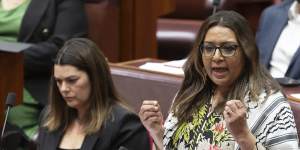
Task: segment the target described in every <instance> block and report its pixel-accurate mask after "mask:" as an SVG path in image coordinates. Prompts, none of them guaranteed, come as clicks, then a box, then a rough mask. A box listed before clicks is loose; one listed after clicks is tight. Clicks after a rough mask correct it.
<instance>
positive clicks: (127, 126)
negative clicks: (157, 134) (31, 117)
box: [37, 105, 150, 150]
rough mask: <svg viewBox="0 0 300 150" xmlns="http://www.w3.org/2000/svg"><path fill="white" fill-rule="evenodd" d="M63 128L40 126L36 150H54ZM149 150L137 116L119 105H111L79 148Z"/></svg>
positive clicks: (94, 149)
mask: <svg viewBox="0 0 300 150" xmlns="http://www.w3.org/2000/svg"><path fill="white" fill-rule="evenodd" d="M62 136H63V130H62V129H60V130H58V131H55V132H51V133H49V132H47V130H46V129H44V128H41V129H40V132H39V136H38V144H37V146H38V148H37V149H38V150H56V149H57V147H58V146H59V144H60V141H61V139H62ZM121 146H122V147H124V148H127V149H128V150H150V138H149V135H148V133H147V130H146V129H145V128H144V126H143V125H142V124H141V122H140V119H139V118H138V116H137V115H136V114H134V113H132V112H129V111H128V110H126V109H124V108H123V107H121V106H119V105H115V106H114V107H113V111H112V115H111V117H110V119H109V120H107V121H106V122H105V125H104V128H102V129H101V130H100V131H99V132H97V133H95V134H92V135H88V136H86V137H85V139H84V141H83V144H82V147H81V150H118V149H119V148H120V147H121Z"/></svg>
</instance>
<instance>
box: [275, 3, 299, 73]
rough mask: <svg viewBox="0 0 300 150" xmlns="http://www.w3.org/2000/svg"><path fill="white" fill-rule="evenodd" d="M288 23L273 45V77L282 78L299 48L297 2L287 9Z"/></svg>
mask: <svg viewBox="0 0 300 150" xmlns="http://www.w3.org/2000/svg"><path fill="white" fill-rule="evenodd" d="M288 15H289V21H288V24H287V26H285V28H284V29H283V30H282V32H281V35H280V37H279V39H278V41H277V43H276V45H275V48H274V51H273V54H272V59H271V62H270V65H271V66H270V73H271V74H272V76H273V77H275V78H279V77H284V76H285V73H286V71H287V69H288V66H289V64H290V62H291V60H292V58H293V56H294V54H295V53H296V51H297V49H298V48H299V46H300V13H297V1H295V2H294V3H293V4H292V5H291V7H290V9H289V14H288Z"/></svg>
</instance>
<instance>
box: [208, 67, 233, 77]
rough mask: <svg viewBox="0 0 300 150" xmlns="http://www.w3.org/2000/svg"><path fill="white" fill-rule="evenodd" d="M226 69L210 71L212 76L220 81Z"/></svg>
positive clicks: (216, 68) (215, 68) (214, 68)
mask: <svg viewBox="0 0 300 150" xmlns="http://www.w3.org/2000/svg"><path fill="white" fill-rule="evenodd" d="M228 71H229V70H228V68H226V67H213V68H212V69H211V72H212V75H213V76H214V77H215V78H217V79H222V78H224V77H225V76H226V74H227V73H228Z"/></svg>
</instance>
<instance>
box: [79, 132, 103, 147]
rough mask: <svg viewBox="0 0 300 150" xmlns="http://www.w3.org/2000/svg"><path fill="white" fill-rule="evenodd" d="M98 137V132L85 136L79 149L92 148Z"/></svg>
mask: <svg viewBox="0 0 300 150" xmlns="http://www.w3.org/2000/svg"><path fill="white" fill-rule="evenodd" d="M98 138H100V137H99V134H97V133H95V134H92V135H88V136H86V138H85V139H84V141H83V145H82V147H81V149H84V150H93V148H94V146H95V144H96V142H97V139H98Z"/></svg>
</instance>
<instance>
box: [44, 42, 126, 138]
mask: <svg viewBox="0 0 300 150" xmlns="http://www.w3.org/2000/svg"><path fill="white" fill-rule="evenodd" d="M54 64H55V65H71V66H73V67H76V68H77V69H79V70H81V71H84V72H86V73H87V75H88V77H89V80H90V83H91V93H90V97H89V106H88V107H89V108H88V109H87V110H89V111H87V112H86V113H85V117H84V119H85V120H83V122H85V123H86V124H85V129H84V131H85V132H86V133H87V134H90V133H94V132H96V131H98V130H99V129H100V128H101V127H102V125H103V123H104V121H105V120H106V119H108V117H109V115H110V112H111V109H112V106H113V105H114V104H116V103H118V104H121V105H123V106H126V105H125V104H124V102H123V101H122V100H121V98H119V96H118V94H117V92H116V90H115V87H114V84H113V81H112V77H111V73H110V70H109V67H108V63H107V61H106V58H105V57H104V55H103V54H102V52H101V51H100V49H99V48H98V47H97V46H96V44H95V43H93V42H92V41H90V40H89V39H85V38H73V39H71V40H69V41H67V42H66V43H65V44H64V45H63V47H62V48H61V49H60V50H59V52H58V54H57V56H56V59H55V62H54ZM45 113H46V114H45V115H44V116H45V118H44V119H43V120H44V121H43V126H44V127H46V128H47V129H48V130H49V131H54V130H56V129H58V128H61V127H63V128H65V129H66V127H67V126H68V125H69V124H70V123H71V122H72V121H73V120H74V119H75V117H76V116H77V112H76V110H75V109H74V108H70V107H68V106H67V104H66V102H65V101H64V99H63V97H62V95H61V94H60V91H59V89H58V87H57V85H56V81H55V79H54V77H53V73H52V77H51V81H50V92H49V106H48V108H47V109H46V111H45Z"/></svg>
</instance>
